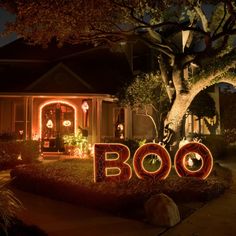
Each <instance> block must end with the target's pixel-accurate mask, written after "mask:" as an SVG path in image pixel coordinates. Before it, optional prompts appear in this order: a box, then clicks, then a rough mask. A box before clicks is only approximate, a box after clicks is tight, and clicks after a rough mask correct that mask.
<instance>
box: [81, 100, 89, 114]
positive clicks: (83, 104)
mask: <svg viewBox="0 0 236 236" xmlns="http://www.w3.org/2000/svg"><path fill="white" fill-rule="evenodd" d="M81 108H82V110H83V112H84V113H86V112H87V111H88V109H89V105H88V102H87V101H86V100H84V101H83V103H82V106H81Z"/></svg>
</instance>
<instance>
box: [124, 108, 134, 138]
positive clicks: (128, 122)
mask: <svg viewBox="0 0 236 236" xmlns="http://www.w3.org/2000/svg"><path fill="white" fill-rule="evenodd" d="M132 134H133V130H132V111H131V109H130V108H125V139H131V138H132Z"/></svg>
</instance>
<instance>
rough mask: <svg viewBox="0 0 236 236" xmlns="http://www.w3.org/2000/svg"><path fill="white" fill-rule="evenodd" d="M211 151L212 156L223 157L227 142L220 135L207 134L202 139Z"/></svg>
mask: <svg viewBox="0 0 236 236" xmlns="http://www.w3.org/2000/svg"><path fill="white" fill-rule="evenodd" d="M202 142H203V144H205V145H206V146H207V147H208V148H209V150H210V151H211V153H212V156H213V158H215V159H220V158H224V156H225V154H226V151H227V142H226V140H225V138H224V136H222V135H207V136H205V137H204V138H203V139H202Z"/></svg>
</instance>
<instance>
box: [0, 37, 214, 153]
mask: <svg viewBox="0 0 236 236" xmlns="http://www.w3.org/2000/svg"><path fill="white" fill-rule="evenodd" d="M116 50H117V53H113V52H111V51H110V50H109V49H108V48H106V47H103V46H101V47H96V48H94V47H92V46H91V45H88V44H85V45H77V46H75V45H64V46H63V47H62V48H58V47H57V46H56V44H55V43H51V44H50V45H49V46H48V48H42V47H40V46H35V45H29V44H26V43H25V42H24V41H23V39H18V40H16V41H14V42H12V43H10V44H8V45H6V46H4V47H2V48H0V133H1V134H3V133H14V134H15V135H16V137H17V139H18V140H30V139H33V140H38V139H40V140H41V141H42V150H43V151H62V150H63V142H62V137H63V136H64V135H66V134H70V133H76V132H77V130H78V129H80V130H81V131H82V132H83V134H84V135H85V136H87V137H88V142H89V143H91V144H93V143H96V142H104V141H107V140H119V139H129V138H146V139H151V138H153V134H154V129H153V124H152V122H151V120H150V119H148V118H146V117H143V116H138V115H136V114H135V113H134V112H132V111H131V110H130V109H128V108H120V107H119V106H118V105H117V98H116V96H115V95H116V93H117V91H118V89H119V88H120V87H122V86H124V84H125V83H127V81H129V80H130V79H131V78H132V76H133V74H136V73H138V71H139V70H142V71H145V70H146V71H148V70H149V69H150V68H149V67H150V66H152V63H151V61H152V60H151V58H150V51H148V50H149V49H147V48H145V47H142V46H140V45H138V46H137V45H133V46H132V47H131V46H130V45H126V44H122V45H120V46H119V47H118V48H117V49H116ZM217 99H218V98H217V97H216V100H217ZM189 119H190V118H189ZM190 123H191V125H190ZM186 124H187V127H186V131H187V132H195V126H194V125H192V124H194V119H193V118H191V119H190V120H188V121H187V123H186ZM202 130H204V129H202ZM217 132H218V131H217Z"/></svg>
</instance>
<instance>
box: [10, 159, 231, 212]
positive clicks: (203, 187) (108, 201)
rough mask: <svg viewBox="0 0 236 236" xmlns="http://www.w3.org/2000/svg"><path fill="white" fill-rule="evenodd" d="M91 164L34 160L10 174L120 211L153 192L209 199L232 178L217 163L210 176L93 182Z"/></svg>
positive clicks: (28, 184) (49, 191) (35, 187)
mask: <svg viewBox="0 0 236 236" xmlns="http://www.w3.org/2000/svg"><path fill="white" fill-rule="evenodd" d="M92 165H93V161H92V160H84V159H77V160H65V161H57V162H53V163H47V164H32V165H27V166H21V167H17V168H16V169H14V170H13V171H12V172H11V175H12V177H15V179H14V180H13V183H14V184H15V185H16V186H18V187H19V188H22V189H24V190H28V191H32V192H34V193H37V194H43V195H46V196H50V197H53V198H56V199H59V200H63V201H69V202H73V203H77V204H82V205H84V206H88V207H96V208H100V209H103V210H109V211H112V212H116V213H117V212H119V213H121V214H122V213H124V212H125V213H129V212H133V211H135V209H136V210H137V209H140V206H143V203H144V202H145V201H146V200H147V199H148V198H149V197H150V196H151V195H152V194H156V193H160V192H163V193H166V194H168V195H169V196H171V197H172V198H174V200H177V201H178V202H183V201H189V200H191V201H193V200H196V201H198V200H200V201H204V200H209V199H212V198H214V197H216V196H218V195H219V194H221V193H222V192H224V190H225V189H226V188H228V187H229V186H230V181H231V179H232V176H231V175H230V171H229V170H225V169H224V168H222V167H221V168H220V167H218V166H216V165H215V166H214V170H213V172H212V174H211V175H210V176H209V177H208V179H207V180H199V179H196V178H188V177H186V178H179V177H178V176H177V175H176V174H175V172H172V173H171V174H170V175H169V177H168V178H167V179H166V180H164V181H155V182H154V181H153V180H152V179H149V180H140V179H138V178H137V177H136V176H135V175H133V176H132V178H131V179H130V181H128V182H120V183H115V182H101V183H94V181H93V166H92ZM94 196H96V197H94ZM111 206H112V207H111Z"/></svg>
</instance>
